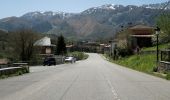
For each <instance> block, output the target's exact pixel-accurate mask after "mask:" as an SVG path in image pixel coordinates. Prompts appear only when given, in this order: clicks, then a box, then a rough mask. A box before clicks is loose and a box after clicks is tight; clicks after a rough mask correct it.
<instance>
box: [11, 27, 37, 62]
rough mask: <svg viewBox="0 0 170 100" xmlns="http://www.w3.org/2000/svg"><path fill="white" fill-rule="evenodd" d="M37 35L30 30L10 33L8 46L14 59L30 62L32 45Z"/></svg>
mask: <svg viewBox="0 0 170 100" xmlns="http://www.w3.org/2000/svg"><path fill="white" fill-rule="evenodd" d="M37 38H38V35H37V34H36V33H35V32H33V31H31V30H19V31H16V32H13V33H11V36H10V44H11V47H12V50H13V53H14V56H15V59H16V58H18V60H21V61H30V60H31V58H32V57H33V54H34V43H35V41H36V40H37Z"/></svg>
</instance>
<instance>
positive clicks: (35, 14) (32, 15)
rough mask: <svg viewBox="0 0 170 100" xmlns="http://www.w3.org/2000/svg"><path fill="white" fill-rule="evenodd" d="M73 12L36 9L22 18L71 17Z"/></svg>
mask: <svg viewBox="0 0 170 100" xmlns="http://www.w3.org/2000/svg"><path fill="white" fill-rule="evenodd" d="M73 15H74V14H73V13H65V12H52V11H46V12H42V11H35V12H29V13H26V14H24V15H23V16H21V18H26V19H37V18H44V19H50V18H52V17H55V16H58V17H60V18H62V19H65V18H69V17H71V16H73Z"/></svg>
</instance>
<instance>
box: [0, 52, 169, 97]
mask: <svg viewBox="0 0 170 100" xmlns="http://www.w3.org/2000/svg"><path fill="white" fill-rule="evenodd" d="M89 55H90V56H89V58H88V59H87V60H84V61H80V62H77V63H75V64H64V65H57V66H55V67H54V66H53V67H52V68H49V69H48V68H47V69H45V70H40V71H35V72H32V73H29V74H26V75H23V76H17V77H12V78H8V79H4V80H0V100H170V82H169V81H167V80H164V79H160V78H157V77H154V76H150V75H147V74H144V73H141V72H137V71H134V70H131V69H127V68H125V67H121V66H118V65H115V64H112V63H110V62H108V61H106V60H104V59H103V58H102V57H101V56H100V55H98V54H89Z"/></svg>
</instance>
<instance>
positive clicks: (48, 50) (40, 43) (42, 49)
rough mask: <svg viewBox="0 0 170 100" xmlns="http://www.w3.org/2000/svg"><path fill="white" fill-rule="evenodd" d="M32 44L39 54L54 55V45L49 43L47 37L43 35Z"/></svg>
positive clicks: (49, 40)
mask: <svg viewBox="0 0 170 100" xmlns="http://www.w3.org/2000/svg"><path fill="white" fill-rule="evenodd" d="M34 46H36V47H37V50H38V51H39V53H40V55H54V51H55V50H54V49H55V46H56V45H54V44H51V39H50V38H49V37H44V38H42V39H40V40H37V41H36V42H35V43H34Z"/></svg>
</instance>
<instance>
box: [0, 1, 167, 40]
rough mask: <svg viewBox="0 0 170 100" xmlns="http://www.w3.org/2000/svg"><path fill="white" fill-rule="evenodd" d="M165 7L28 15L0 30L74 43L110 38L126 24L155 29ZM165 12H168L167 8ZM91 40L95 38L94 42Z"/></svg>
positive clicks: (1, 22)
mask: <svg viewBox="0 0 170 100" xmlns="http://www.w3.org/2000/svg"><path fill="white" fill-rule="evenodd" d="M165 4H166V3H161V4H150V5H143V6H134V5H128V6H123V5H112V4H106V5H102V6H99V7H93V8H89V9H87V10H85V11H83V12H81V13H65V12H52V11H48V12H38V11H36V12H29V13H26V14H24V15H23V16H21V17H8V18H4V19H1V20H0V29H4V30H8V31H15V30H18V29H23V28H25V29H33V30H34V31H37V32H41V33H45V34H57V35H59V34H63V35H64V36H66V37H70V38H71V37H73V38H76V39H92V38H93V39H99V38H107V37H113V36H114V34H115V33H116V32H117V31H119V30H120V29H121V27H120V26H122V25H123V26H128V25H129V23H131V25H133V24H139V23H145V24H147V25H151V26H153V25H155V23H154V22H155V18H156V16H157V14H158V13H159V12H160V11H161V8H162V7H163V6H164V5H165ZM165 12H170V7H169V6H168V7H167V8H166V10H165ZM94 37H95V38H94Z"/></svg>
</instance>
